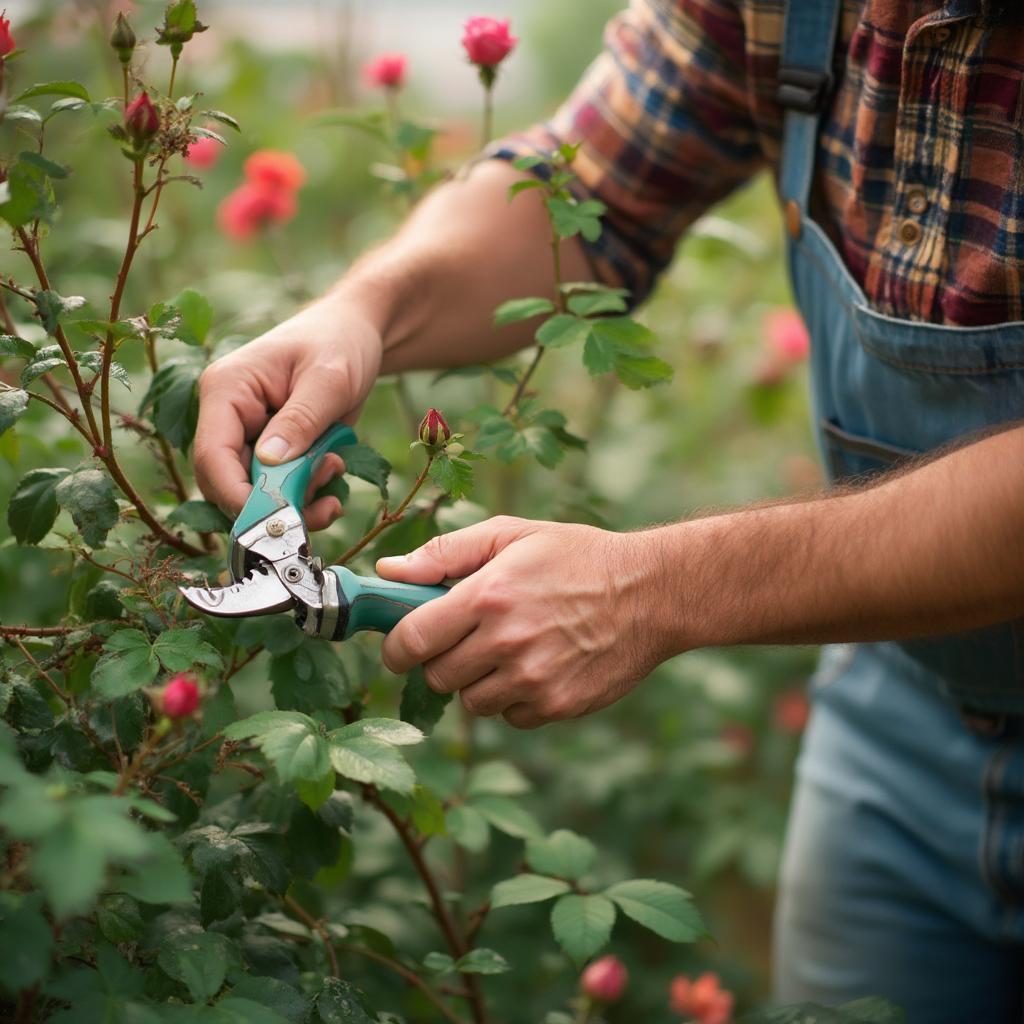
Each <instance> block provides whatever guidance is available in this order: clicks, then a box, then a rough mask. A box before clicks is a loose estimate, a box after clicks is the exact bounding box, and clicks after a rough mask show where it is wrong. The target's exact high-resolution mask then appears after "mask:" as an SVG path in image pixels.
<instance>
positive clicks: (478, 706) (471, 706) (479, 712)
mask: <svg viewBox="0 0 1024 1024" xmlns="http://www.w3.org/2000/svg"><path fill="white" fill-rule="evenodd" d="M459 700H461V701H462V706H463V707H464V708H465V709H466V711H467V712H468V713H469V714H471V715H475V716H477V717H482V716H484V715H486V714H487V713H488V706H487V701H486V700H485V699H484V698H483V697H479V696H477V695H476V694H473V693H467V692H466V691H465V690H463V691H462V692H461V693H460V694H459Z"/></svg>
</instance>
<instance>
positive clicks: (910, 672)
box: [775, 644, 1024, 1024]
mask: <svg viewBox="0 0 1024 1024" xmlns="http://www.w3.org/2000/svg"><path fill="white" fill-rule="evenodd" d="M812 702H813V707H814V711H813V714H812V717H811V721H810V724H809V726H808V730H807V734H806V736H805V740H804V747H803V751H802V753H801V757H800V761H799V765H798V782H797V790H796V795H795V798H794V803H793V807H792V811H791V816H790V823H789V835H788V839H787V845H786V852H785V856H784V860H783V868H782V874H781V879H780V895H779V902H778V906H777V911H776V937H775V946H776V949H775V956H776V978H775V983H776V997H777V998H778V1000H779V1001H780V1002H787V1003H788V1002H799V1001H804V1000H808V1001H813V1002H819V1003H823V1004H830V1005H835V1004H838V1003H843V1002H846V1001H848V1000H851V999H856V998H858V997H861V996H865V995H883V996H886V997H887V998H889V999H891V1000H892V1001H893V1002H895V1003H897V1004H899V1005H901V1006H902V1007H903V1008H904V1009H905V1010H906V1011H907V1014H908V1020H909V1024H1021V1022H1024V738H1022V736H1021V729H1020V728H1019V726H1017V727H1014V726H1013V725H1011V726H1010V728H1009V730H1008V733H1006V734H1004V735H1002V736H982V735H978V734H976V733H975V732H972V731H971V730H969V729H968V728H967V727H966V726H965V724H964V722H963V720H962V719H961V717H960V714H959V713H958V711H957V709H956V707H955V706H954V705H953V704H952V703H951V702H950V701H949V700H948V699H946V698H944V697H943V696H941V695H940V693H939V692H938V689H937V687H936V683H935V680H934V677H931V676H929V675H928V673H927V672H926V671H924V670H923V669H921V668H920V667H919V666H917V665H916V663H915V662H914V661H912V660H911V659H910V658H909V657H908V656H907V655H906V654H905V653H904V652H903V651H901V649H900V648H899V647H897V646H895V645H888V644H877V645H868V646H862V647H858V646H854V645H849V646H839V647H833V648H827V649H826V652H825V657H824V659H823V661H822V666H821V668H820V670H819V671H818V673H817V674H816V676H815V679H814V680H813V681H812Z"/></svg>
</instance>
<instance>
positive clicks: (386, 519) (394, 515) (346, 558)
mask: <svg viewBox="0 0 1024 1024" xmlns="http://www.w3.org/2000/svg"><path fill="white" fill-rule="evenodd" d="M433 461H434V456H433V454H430V455H428V456H427V462H426V465H424V467H423V469H422V470H420V475H419V476H418V477H416V480H415V481H414V483H413V485H412V487H411V488H409V493H408V494H407V495H406V496H405V497H404V498H403V499H402V501H401V504H399V506H398V508H396V509H395V511H394V512H388V510H387V508H385V509H384V510H383V511H382V512H381V516H380V522H379V523H377V524H376V525H375V526H373V527H372V528H371V529H369V530H368V531H367V532H366V533H365V534H364V535H363V536H362V537H361V538H360V539H359V540H358V541H356V543H355V544H353V545H352V547H350V548H349V549H348V551H346V552H345V553H344V554H343V555H341V556H340V557H339V558H336V559H335V560H334V563H333V564H334V565H344V564H345V563H346V562H350V561H351V560H352V559H353V558H355V556H356V555H358V554H359V552H360V551H362V550H363V548H365V547H366V546H367V544H370V543H372V542H373V541H374V540H375V539H376V538H377V537H378V536H380V534H382V533H383V532H384V531H385V530H386V529H387V528H388V527H389V526H394V525H395V523H398V522H401V520H402V518H403V517H404V516H405V510H406V509H407V508H408V507H409V505H410V503H411V502H412V499H413V498H415V497H416V494H417V492H418V491H419V489H420V488H421V487H422V486H423V485H424V483H426V480H427V474H428V473H429V472H430V466H431V464H432V463H433Z"/></svg>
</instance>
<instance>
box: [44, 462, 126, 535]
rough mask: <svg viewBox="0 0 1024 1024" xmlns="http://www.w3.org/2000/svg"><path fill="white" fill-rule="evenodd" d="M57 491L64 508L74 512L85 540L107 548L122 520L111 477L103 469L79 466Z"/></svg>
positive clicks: (73, 515)
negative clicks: (109, 536)
mask: <svg viewBox="0 0 1024 1024" xmlns="http://www.w3.org/2000/svg"><path fill="white" fill-rule="evenodd" d="M54 493H55V494H56V497H57V502H58V504H59V505H60V506H61V508H63V509H66V510H67V511H68V512H70V513H71V518H72V519H73V520H74V523H75V526H77V527H78V532H79V533H80V534H81V535H82V540H84V541H85V543H86V544H87V545H88V546H89V547H91V548H101V547H103V545H104V544H105V543H106V540H107V534H108V533H109V532H110V531H111V530H112V529H113V528H114V527H115V526H116V525H117V520H118V509H117V501H116V500H115V498H114V483H113V481H112V480H111V479H110V477H109V476H107V474H106V473H104V472H103V471H102V470H99V469H79V470H76V471H75V472H74V473H72V474H71V475H70V476H65V477H64V478H63V479H62V480H61V481H60V482H59V483H58V484H57V486H56V489H55V491H54Z"/></svg>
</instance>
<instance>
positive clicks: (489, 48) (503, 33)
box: [462, 15, 519, 68]
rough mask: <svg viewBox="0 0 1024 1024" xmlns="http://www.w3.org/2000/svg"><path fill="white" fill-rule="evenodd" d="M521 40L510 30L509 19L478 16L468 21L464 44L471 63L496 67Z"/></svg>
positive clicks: (463, 36)
mask: <svg viewBox="0 0 1024 1024" xmlns="http://www.w3.org/2000/svg"><path fill="white" fill-rule="evenodd" d="M518 42H519V40H518V39H517V38H516V37H515V36H513V35H512V33H511V31H510V30H509V21H508V19H506V20H505V21H498V19H497V18H487V17H482V16H479V15H478V16H477V17H475V18H470V19H469V21H467V22H466V27H465V29H464V31H463V34H462V46H463V48H464V49H465V51H466V54H467V56H468V57H469V61H470V63H471V64H476V65H477V67H481V68H496V67H497V66H498V65H499V64H500V63H501V62H502V61H503V60H504V59H505V58H506V57H507V56H508V55H509V54H510V53H511V52H512V51H513V50H514V49H515V45H516V43H518Z"/></svg>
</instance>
